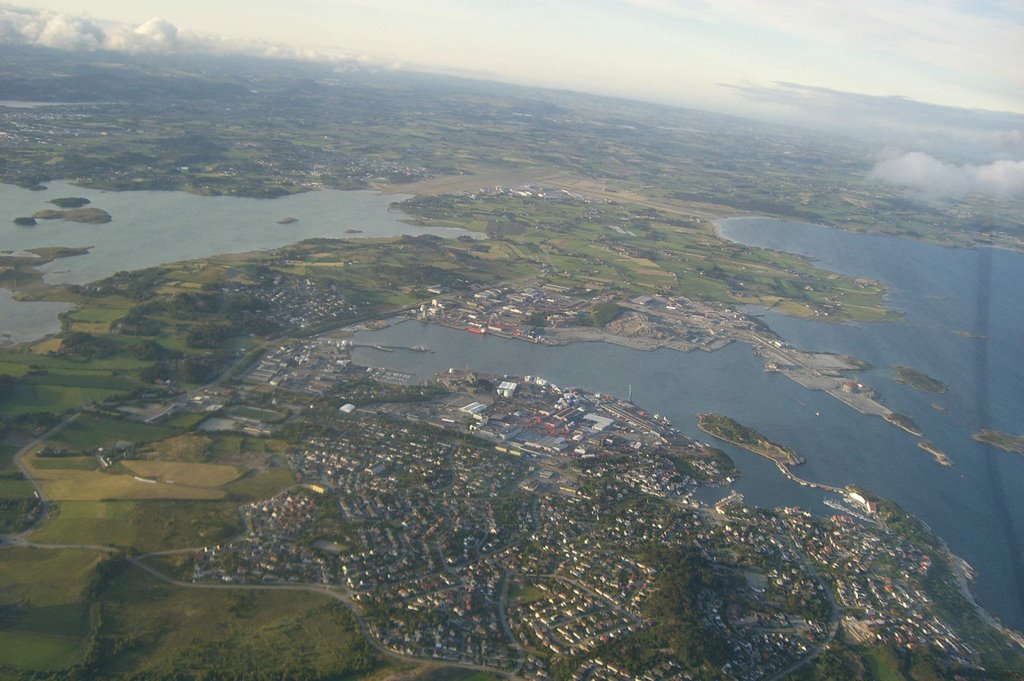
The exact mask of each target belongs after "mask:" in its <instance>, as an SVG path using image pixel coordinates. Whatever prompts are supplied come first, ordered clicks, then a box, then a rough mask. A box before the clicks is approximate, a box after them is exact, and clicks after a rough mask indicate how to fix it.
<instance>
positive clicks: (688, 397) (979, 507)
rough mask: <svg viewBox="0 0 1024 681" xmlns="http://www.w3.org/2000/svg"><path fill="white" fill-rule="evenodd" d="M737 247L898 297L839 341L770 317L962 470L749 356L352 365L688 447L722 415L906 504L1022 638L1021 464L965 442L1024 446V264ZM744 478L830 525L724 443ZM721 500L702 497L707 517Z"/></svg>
mask: <svg viewBox="0 0 1024 681" xmlns="http://www.w3.org/2000/svg"><path fill="white" fill-rule="evenodd" d="M721 232H722V235H723V236H724V237H725V238H728V239H732V240H735V241H739V242H743V243H747V244H750V245H754V246H764V247H770V248H775V249H779V250H784V251H788V252H792V253H799V254H802V255H805V256H807V257H809V258H812V259H814V260H815V261H817V262H818V264H820V265H822V266H824V267H827V268H829V269H833V270H837V271H842V272H844V273H848V274H852V275H856V276H864V277H871V278H874V279H878V280H880V281H883V282H885V283H887V284H889V285H890V286H891V291H890V294H889V297H888V301H889V304H890V305H891V307H893V308H894V309H897V310H899V311H900V312H902V313H903V314H904V316H905V321H902V322H895V323H874V324H855V323H846V324H836V323H828V322H821V321H811V320H799V319H794V318H790V317H786V316H783V315H779V314H774V313H771V312H768V311H762V310H756V309H755V310H751V311H752V312H754V313H756V314H763V315H764V317H763V320H764V321H765V322H766V323H767V324H768V325H769V326H771V327H772V329H774V330H775V331H776V332H777V333H779V334H781V335H782V336H783V337H784V338H786V339H787V340H788V341H789V342H791V343H792V344H793V345H795V346H796V347H799V348H803V349H807V350H818V351H829V352H841V353H847V354H851V355H855V356H857V357H861V358H863V359H866V360H868V361H869V362H871V363H872V364H873V365H874V368H872V369H870V370H868V371H865V372H863V373H862V374H861V375H860V376H859V377H858V378H859V380H861V381H863V382H865V383H867V384H869V385H871V386H872V387H873V388H875V389H876V390H877V391H878V392H879V393H880V395H881V399H882V400H883V401H884V402H885V403H886V404H887V405H888V406H890V407H891V408H893V409H894V410H896V411H898V412H901V413H905V414H908V415H910V416H912V417H913V418H914V420H915V421H917V423H918V424H919V425H920V426H921V427H922V429H923V430H924V431H925V435H924V438H926V439H928V440H931V441H932V442H934V443H935V444H936V445H937V446H938V447H939V448H940V449H942V450H944V451H945V452H946V453H947V454H948V455H949V456H950V458H951V459H952V460H953V462H954V465H953V467H952V468H944V467H942V466H940V465H938V464H937V463H936V462H935V461H934V460H933V459H932V457H931V456H930V455H929V454H927V453H925V452H924V451H922V450H920V449H918V448H917V446H916V444H917V442H918V438H916V437H914V436H912V435H910V434H909V433H906V432H904V431H902V430H900V429H898V428H896V427H895V426H892V425H891V424H889V423H886V422H885V421H883V420H882V419H880V418H878V417H871V416H865V415H862V414H859V413H857V412H856V411H854V410H852V409H850V408H849V407H847V406H845V405H844V404H842V403H841V402H839V401H838V400H836V399H834V398H833V397H831V396H829V395H827V394H825V393H820V392H812V391H808V390H805V389H804V388H802V387H800V386H799V385H797V384H796V383H794V382H793V381H791V380H789V379H788V378H786V377H784V376H782V375H780V374H775V373H766V372H764V371H763V364H762V361H761V360H760V359H759V358H757V357H754V356H753V355H752V352H751V348H750V347H749V346H746V345H743V344H737V343H734V344H732V345H730V346H728V347H726V348H725V349H723V350H720V351H718V352H715V353H705V352H700V351H695V352H690V353H681V352H677V351H675V350H667V349H663V350H656V351H654V352H643V351H638V350H633V349H629V348H624V347H619V346H614V345H609V344H605V343H577V344H573V345H569V346H562V347H549V346H539V345H533V344H530V343H526V342H523V341H515V340H506V339H501V338H497V337H493V336H485V337H481V336H477V335H474V334H469V333H466V332H464V331H459V330H454V329H447V328H443V327H439V326H434V325H426V324H422V323H419V322H405V323H402V324H397V325H394V326H392V327H390V328H387V329H385V330H383V331H379V332H362V333H360V334H359V335H357V340H359V341H361V342H372V343H378V344H384V345H395V346H414V345H420V344H423V345H427V346H429V347H430V348H432V349H433V350H434V352H433V353H416V352H404V351H396V352H390V353H386V352H379V351H375V350H373V349H372V348H358V349H356V350H355V352H354V360H355V361H356V362H358V363H362V364H366V365H370V366H386V367H391V368H395V369H399V370H405V371H409V372H412V373H414V374H416V375H417V376H418V377H419V378H422V379H426V378H428V377H429V376H430V375H432V374H433V373H434V372H436V371H442V370H445V369H447V368H449V367H459V368H465V367H466V366H469V367H471V368H474V369H477V370H480V371H488V372H493V373H499V374H500V373H507V374H514V375H540V376H544V377H545V378H548V379H549V380H552V381H554V382H555V383H558V384H562V385H578V386H582V387H585V388H587V389H590V390H595V391H600V392H607V393H612V394H615V395H619V396H622V397H624V396H626V394H627V393H628V391H629V386H630V385H632V388H633V398H634V400H635V401H636V402H637V403H638V404H641V405H643V406H645V407H647V408H649V409H651V410H652V411H655V412H658V413H661V414H663V415H665V416H667V417H669V418H670V419H672V421H673V422H674V423H675V425H676V426H677V427H678V428H680V430H682V431H684V432H686V433H687V434H688V435H690V436H692V437H694V438H696V439H699V440H702V441H708V440H709V439H711V438H710V437H709V436H708V435H706V434H704V433H702V432H700V431H699V430H698V429H697V426H696V415H697V414H698V413H700V412H704V411H717V412H722V413H725V414H728V415H729V416H732V417H734V418H736V419H737V420H739V421H740V422H742V423H744V424H747V425H750V426H752V427H754V428H756V429H757V430H759V431H761V432H762V433H764V434H765V435H767V436H768V437H769V438H771V439H773V440H776V441H778V442H781V443H783V444H785V445H788V446H791V447H793V448H794V449H796V450H797V451H798V452H800V453H801V454H802V455H804V456H805V457H806V458H807V463H806V464H804V465H802V466H800V467H798V468H797V469H796V470H795V472H796V473H797V474H798V475H800V476H801V477H803V478H806V479H809V480H813V481H817V482H824V483H828V484H832V485H840V486H841V485H847V484H858V485H862V486H864V487H866V488H868V489H870V490H872V491H874V492H875V493H877V494H879V495H882V496H884V497H888V498H892V499H895V500H896V501H897V502H899V503H900V504H901V505H902V506H903V507H904V508H905V509H907V510H908V511H910V512H912V513H914V514H916V515H917V516H919V517H920V518H922V519H923V520H924V521H925V522H927V523H928V524H929V526H930V527H931V528H932V529H933V530H934V531H936V532H937V533H938V534H939V535H940V536H941V537H943V539H945V540H946V542H947V543H948V544H949V546H950V548H951V549H952V550H953V551H954V552H955V553H956V554H958V555H960V556H961V557H963V558H965V559H966V560H968V561H969V562H970V563H971V565H972V566H974V568H976V569H977V571H978V577H977V579H976V580H975V582H974V584H973V587H974V591H975V593H976V595H977V597H978V600H979V601H980V602H981V603H982V605H984V606H985V607H986V608H987V609H988V610H989V611H990V612H992V613H993V614H995V615H996V616H998V617H999V618H1000V619H1001V620H1003V622H1004V623H1005V624H1007V625H1009V626H1011V627H1014V628H1016V629H1018V630H1020V629H1022V628H1024V603H1022V599H1024V584H1022V574H1021V573H1022V571H1024V562H1022V559H1021V548H1020V541H1021V538H1022V536H1024V495H1022V494H1021V492H1022V491H1024V457H1022V456H1019V455H1015V454H1009V453H1006V452H1003V451H1001V450H998V449H995V448H992V447H989V446H986V445H983V444H981V443H978V442H975V441H974V440H972V439H971V435H972V433H974V432H976V431H977V430H978V429H980V428H982V427H989V428H995V429H997V430H1005V431H1009V432H1014V433H1021V432H1024V255H1022V254H1017V253H1011V252H1007V251H1000V250H994V249H977V250H972V249H955V248H944V247H938V246H931V245H928V244H922V243H919V242H914V241H908V240H903V239H895V238H888V237H875V236H867V235H863V234H856V233H849V232H841V231H836V230H831V229H828V228H825V227H820V226H816V225H807V224H798V223H790V222H784V221H778V220H771V219H764V218H742V219H734V220H727V221H724V222H723V224H722V225H721ZM894 364H902V365H907V366H911V367H913V368H915V369H918V370H921V371H924V372H925V373H927V374H929V375H931V376H933V377H935V378H937V379H939V380H941V381H943V382H944V383H946V384H947V385H949V390H948V392H947V393H945V394H942V395H932V394H926V393H919V392H917V391H914V390H912V389H911V388H909V387H908V386H905V385H901V384H898V383H895V382H894V381H893V380H892V365H894ZM715 444H716V446H721V447H722V448H723V449H725V450H726V451H727V452H728V453H729V455H730V456H731V457H733V459H734V460H735V461H736V463H737V465H738V466H739V468H740V470H741V472H742V477H741V478H740V480H739V481H738V482H737V483H736V484H735V485H734V488H735V489H737V490H738V491H740V492H742V493H743V495H744V496H745V498H746V500H747V501H748V502H750V503H753V504H758V505H763V506H771V507H778V506H788V505H798V506H801V507H803V508H807V509H809V510H812V511H815V512H826V511H827V508H825V507H824V505H823V504H822V503H821V500H822V498H823V495H822V493H821V492H818V491H815V490H812V489H808V488H804V487H801V486H799V485H797V484H795V483H792V482H790V481H789V480H787V479H785V478H784V477H783V476H782V475H781V474H780V473H779V471H778V470H777V469H776V468H775V467H774V466H773V465H772V464H771V463H770V462H769V461H767V460H766V459H763V458H761V457H759V456H756V455H754V454H750V453H748V452H746V451H744V450H741V449H739V448H736V447H731V446H729V445H723V444H722V443H719V442H716V443H715ZM725 492H726V490H715V491H711V492H709V493H707V496H706V498H707V499H714V498H716V497H717V496H722V495H724V493H725Z"/></svg>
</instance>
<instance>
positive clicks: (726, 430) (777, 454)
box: [697, 414, 804, 466]
mask: <svg viewBox="0 0 1024 681" xmlns="http://www.w3.org/2000/svg"><path fill="white" fill-rule="evenodd" d="M697 425H698V427H699V428H700V429H701V430H703V431H704V432H705V433H708V434H710V435H714V436H715V437H717V438H719V439H720V440H725V441H726V442H729V443H732V444H734V445H736V446H737V447H742V448H743V449H748V450H750V451H752V452H754V453H755V454H760V455H761V456H764V457H767V458H769V459H771V460H773V461H777V462H779V463H784V464H786V465H789V466H795V465H797V464H800V463H803V462H804V460H803V459H802V458H800V457H799V456H798V455H797V453H796V452H794V451H793V450H792V449H790V448H788V447H784V446H782V445H779V444H776V443H774V442H772V441H771V440H769V439H768V438H766V437H765V436H764V435H761V434H760V433H759V432H757V431H756V430H754V429H753V428H748V427H747V426H744V425H742V424H740V423H737V422H736V421H733V420H732V419H731V418H729V417H728V416H722V415H721V414H700V415H699V416H698V417H697Z"/></svg>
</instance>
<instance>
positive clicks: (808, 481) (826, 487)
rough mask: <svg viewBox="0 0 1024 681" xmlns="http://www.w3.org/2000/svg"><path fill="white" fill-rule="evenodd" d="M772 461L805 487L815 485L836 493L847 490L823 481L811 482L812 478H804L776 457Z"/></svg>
mask: <svg viewBox="0 0 1024 681" xmlns="http://www.w3.org/2000/svg"><path fill="white" fill-rule="evenodd" d="M772 461H774V462H775V466H776V467H777V468H778V469H779V470H780V471H782V474H783V475H785V476H786V477H787V478H789V479H790V480H792V481H793V482H795V483H797V484H798V485H803V486H804V487H814V488H817V489H820V490H823V491H825V492H833V493H835V494H843V493H845V492H846V490H845V489H843V488H842V487H833V486H832V485H826V484H825V483H822V482H811V481H810V480H804V479H803V478H801V477H800V476H798V475H796V474H795V473H793V471H791V470H789V466H787V465H786V464H784V463H782V462H781V461H775V460H774V459H772Z"/></svg>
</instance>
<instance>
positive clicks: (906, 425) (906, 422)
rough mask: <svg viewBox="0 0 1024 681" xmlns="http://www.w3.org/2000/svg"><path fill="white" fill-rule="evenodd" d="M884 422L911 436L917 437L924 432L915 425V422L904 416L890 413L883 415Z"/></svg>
mask: <svg viewBox="0 0 1024 681" xmlns="http://www.w3.org/2000/svg"><path fill="white" fill-rule="evenodd" d="M885 420H886V421H888V422H889V423H891V424H892V425H894V426H896V427H898V428H902V429H903V430H905V431H907V432H908V433H910V434H911V435H916V436H918V437H921V436H922V435H924V431H923V430H921V427H920V426H918V425H917V422H915V421H914V419H912V418H910V417H909V416H907V415H905V414H897V413H896V412H890V413H888V414H886V415H885Z"/></svg>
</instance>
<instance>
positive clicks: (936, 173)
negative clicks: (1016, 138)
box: [871, 151, 1024, 198]
mask: <svg viewBox="0 0 1024 681" xmlns="http://www.w3.org/2000/svg"><path fill="white" fill-rule="evenodd" d="M871 176H872V177H874V178H875V179H878V180H882V181H883V182H887V183H889V184H895V185H898V186H901V187H907V188H909V189H914V190H916V191H919V192H921V193H923V194H927V195H929V196H934V197H944V198H955V197H959V196H965V195H967V194H985V195H987V196H993V197H996V198H1009V197H1013V196H1018V195H1024V161H1008V160H1000V161H994V162H993V163H989V164H988V165H970V164H965V165H955V164H952V163H945V162H943V161H940V160H939V159H937V158H935V157H934V156H930V155H928V154H925V153H922V152H920V151H913V152H910V153H907V154H903V155H902V156H899V157H896V158H891V159H888V160H885V161H881V162H879V163H877V164H875V167H874V168H873V169H872V171H871Z"/></svg>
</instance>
